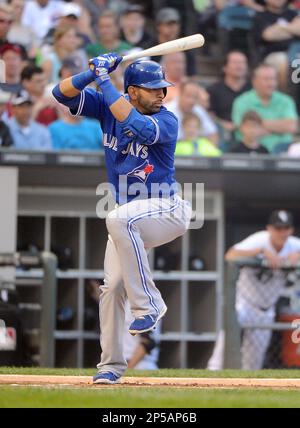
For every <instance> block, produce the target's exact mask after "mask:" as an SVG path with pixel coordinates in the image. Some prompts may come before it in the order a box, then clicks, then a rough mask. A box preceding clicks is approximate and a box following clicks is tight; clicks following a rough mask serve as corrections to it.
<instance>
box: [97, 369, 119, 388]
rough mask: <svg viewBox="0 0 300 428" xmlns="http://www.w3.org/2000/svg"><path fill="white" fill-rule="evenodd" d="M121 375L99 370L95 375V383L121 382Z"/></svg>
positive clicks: (110, 383)
mask: <svg viewBox="0 0 300 428" xmlns="http://www.w3.org/2000/svg"><path fill="white" fill-rule="evenodd" d="M120 378H121V376H118V375H115V374H114V373H112V372H99V373H97V374H95V376H94V377H93V383H95V384H98V383H104V384H109V385H112V384H114V383H120Z"/></svg>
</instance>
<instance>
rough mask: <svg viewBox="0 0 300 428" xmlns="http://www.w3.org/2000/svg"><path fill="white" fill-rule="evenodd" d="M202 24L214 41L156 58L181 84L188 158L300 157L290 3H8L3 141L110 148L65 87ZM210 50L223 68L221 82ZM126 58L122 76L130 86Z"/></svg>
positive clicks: (0, 17) (179, 104)
mask: <svg viewBox="0 0 300 428" xmlns="http://www.w3.org/2000/svg"><path fill="white" fill-rule="evenodd" d="M196 32H201V33H202V34H204V35H205V38H206V46H205V48H204V49H202V50H199V49H194V50H189V51H186V52H178V53H174V54H169V55H166V56H163V57H155V58H151V59H153V60H155V61H158V62H160V63H161V64H162V65H163V67H164V69H165V72H166V77H167V79H168V80H169V81H170V82H172V83H173V84H174V86H173V87H171V88H169V89H168V93H167V96H166V98H165V100H164V104H165V106H166V107H167V108H168V109H169V110H171V111H172V112H174V113H175V114H176V116H177V118H178V121H179V134H178V146H177V150H176V155H178V156H179V155H180V156H187V155H199V156H220V155H222V154H223V153H224V152H225V153H228V152H230V153H244V154H251V155H257V154H269V153H271V154H290V155H291V156H297V154H298V153H299V148H298V147H299V144H298V145H297V138H298V133H299V117H298V114H299V110H300V109H299V105H300V91H299V83H298V86H297V82H292V78H291V76H292V74H293V73H292V72H293V66H294V64H295V62H294V60H297V58H300V11H299V2H296V1H289V0H242V1H240V0H188V1H186V0H185V1H184V2H182V1H180V0H165V1H162V0H160V1H156V0H152V1H142V0H133V1H131V0H127V1H126V0H71V1H70V0H64V1H63V0H26V1H25V0H0V59H1V60H2V61H1V70H0V75H1V78H0V146H2V147H13V148H16V149H38V150H61V149H66V150H87V151H90V150H102V132H101V129H100V126H99V123H98V122H97V121H93V120H90V119H85V118H78V117H74V116H72V115H71V114H70V112H69V111H68V110H66V109H63V108H61V107H59V106H58V104H57V103H56V101H55V100H54V98H53V96H52V93H51V90H52V88H53V86H54V85H55V84H56V83H57V82H58V81H59V80H60V79H63V78H66V77H69V76H72V75H74V74H76V73H79V72H81V71H83V70H85V69H86V68H87V64H88V59H89V58H91V57H94V56H97V55H100V54H101V53H108V52H118V53H119V54H120V55H123V54H124V55H125V54H127V53H128V52H130V51H132V50H137V49H140V50H142V49H146V48H148V47H150V46H153V45H155V44H158V43H163V42H167V41H170V40H173V39H176V38H178V37H181V36H186V35H189V34H193V33H196ZM213 47H215V48H214V49H213ZM214 50H215V51H216V52H217V54H216V55H215V57H214V56H213V53H212V52H213V51H214ZM206 57H207V59H209V60H210V61H211V62H213V61H215V65H216V66H217V67H219V76H217V77H216V78H215V79H214V81H213V82H212V79H210V80H209V82H210V83H209V84H208V83H205V82H206V81H205V79H203V72H202V61H205V58H206ZM220 59H222V61H223V64H222V65H221V63H220ZM299 62H300V61H299ZM297 63H298V62H297ZM126 65H127V64H121V65H120V66H119V67H118V69H117V70H116V71H115V72H114V73H113V74H112V79H113V82H114V84H115V85H116V87H117V88H118V89H119V90H120V91H122V90H123V71H124V68H125V66H126ZM96 89H97V88H96ZM297 107H298V111H297ZM299 140H300V138H299Z"/></svg>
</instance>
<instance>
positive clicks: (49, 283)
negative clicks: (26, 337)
mask: <svg viewBox="0 0 300 428" xmlns="http://www.w3.org/2000/svg"><path fill="white" fill-rule="evenodd" d="M7 266H14V267H17V268H25V269H39V268H42V269H43V279H42V283H41V326H40V328H41V335H40V338H41V339H40V366H42V367H54V364H55V340H54V331H55V319H56V317H55V314H56V289H57V282H56V267H57V258H56V256H55V255H54V254H52V253H50V252H41V253H38V254H37V255H32V254H30V253H27V252H20V253H15V254H3V253H2V254H0V267H7Z"/></svg>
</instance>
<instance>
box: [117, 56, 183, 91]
mask: <svg viewBox="0 0 300 428" xmlns="http://www.w3.org/2000/svg"><path fill="white" fill-rule="evenodd" d="M128 86H138V87H141V88H149V89H160V88H163V89H164V92H165V95H166V93H167V89H166V88H167V87H168V86H174V85H173V84H172V83H170V82H168V81H167V80H165V72H164V70H163V68H162V67H161V66H160V65H159V64H158V63H157V62H155V61H136V62H133V63H132V64H130V65H129V66H128V67H127V68H126V70H125V74H124V92H125V93H127V90H128Z"/></svg>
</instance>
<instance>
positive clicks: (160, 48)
mask: <svg viewBox="0 0 300 428" xmlns="http://www.w3.org/2000/svg"><path fill="white" fill-rule="evenodd" d="M204 42H205V40H204V37H203V36H202V34H193V35H192V36H188V37H182V38H180V39H176V40H171V41H170V42H166V43H161V44H160V45H157V46H153V47H152V48H149V49H145V50H143V51H140V52H134V53H132V54H129V55H125V56H124V57H123V61H129V60H130V61H131V60H134V59H137V58H142V57H144V56H150V57H151V56H159V55H167V54H170V53H173V52H181V51H186V50H189V49H195V48H199V47H201V46H203V45H204Z"/></svg>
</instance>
